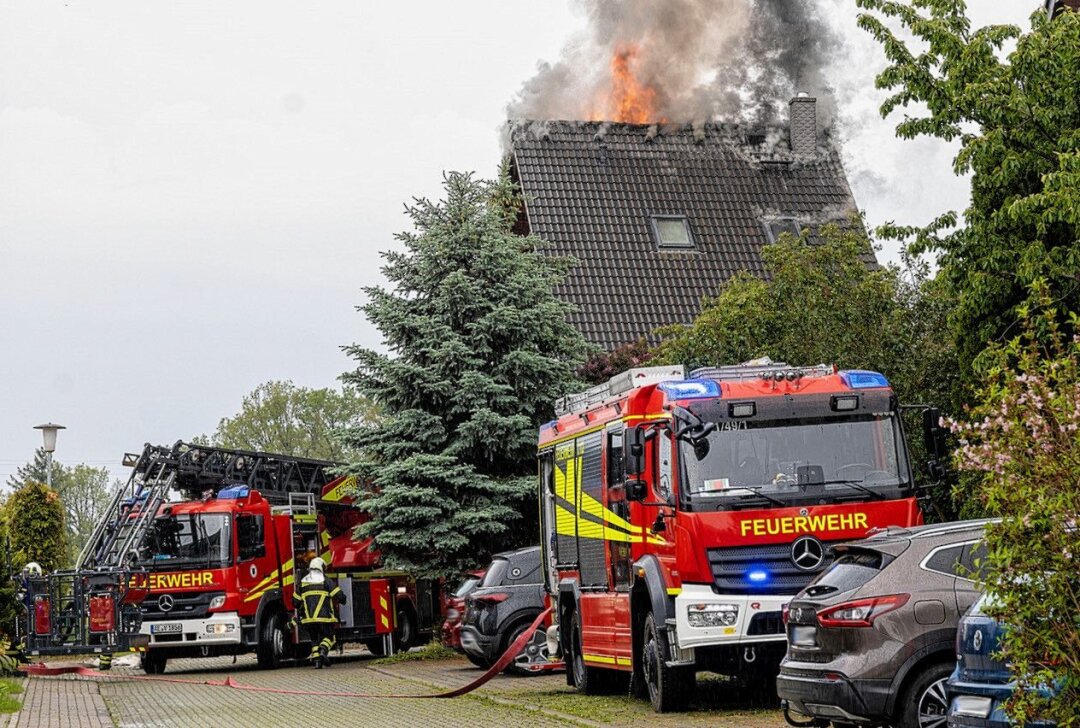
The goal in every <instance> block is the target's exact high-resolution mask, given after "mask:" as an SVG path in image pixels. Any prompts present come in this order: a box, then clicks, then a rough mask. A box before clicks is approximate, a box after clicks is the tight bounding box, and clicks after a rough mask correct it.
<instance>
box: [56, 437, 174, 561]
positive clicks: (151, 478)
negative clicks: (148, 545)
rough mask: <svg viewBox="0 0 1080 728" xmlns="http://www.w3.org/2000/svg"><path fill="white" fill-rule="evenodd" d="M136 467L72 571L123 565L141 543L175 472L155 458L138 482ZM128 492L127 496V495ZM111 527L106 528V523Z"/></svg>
mask: <svg viewBox="0 0 1080 728" xmlns="http://www.w3.org/2000/svg"><path fill="white" fill-rule="evenodd" d="M137 477H138V470H136V472H134V473H132V475H131V480H130V481H129V486H128V487H125V488H122V489H121V490H119V491H118V492H117V494H116V495H115V496H114V497H113V502H112V504H111V505H110V507H109V511H108V512H107V514H106V516H105V517H104V518H102V519H101V520H100V521H99V522H98V525H97V527H96V528H95V529H94V533H93V535H92V536H91V538H90V540H89V541H87V544H86V546H84V547H83V551H82V553H81V554H80V555H79V560H78V562H77V563H76V566H75V568H76V570H77V571H83V570H85V569H108V568H124V567H125V566H129V565H128V564H125V559H126V558H127V555H128V554H129V553H130V552H131V551H132V550H133V549H136V548H138V547H139V546H141V545H142V542H143V538H144V537H145V536H146V532H147V530H148V529H149V528H150V525H151V524H152V523H153V521H154V518H155V517H156V516H157V512H158V509H159V508H160V507H161V505H162V503H164V502H165V501H166V500H167V499H168V496H169V492H170V490H172V487H173V483H174V482H175V480H176V471H175V469H173V468H170V467H169V462H168V460H167V459H164V458H162V459H155V461H154V462H152V463H151V464H150V465H149V466H148V467H147V469H146V471H145V474H144V476H143V478H142V482H137V480H136V479H137ZM129 491H130V493H131V495H127V494H128V492H129ZM110 525H111V526H112V530H111V531H110V530H109V526H110Z"/></svg>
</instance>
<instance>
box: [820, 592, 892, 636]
mask: <svg viewBox="0 0 1080 728" xmlns="http://www.w3.org/2000/svg"><path fill="white" fill-rule="evenodd" d="M910 598H911V595H910V594H890V595H889V596H884V597H872V598H870V599H856V600H855V601H852V602H844V603H843V604H837V605H836V606H835V607H829V608H828V609H822V610H821V611H819V612H818V614H817V619H818V624H819V625H821V626H822V627H826V628H836V627H873V626H874V620H875V619H877V618H878V617H880V616H881V615H883V614H887V613H888V612H891V611H893V610H894V609H899V608H900V607H902V606H904V605H905V604H907V602H908V599H910Z"/></svg>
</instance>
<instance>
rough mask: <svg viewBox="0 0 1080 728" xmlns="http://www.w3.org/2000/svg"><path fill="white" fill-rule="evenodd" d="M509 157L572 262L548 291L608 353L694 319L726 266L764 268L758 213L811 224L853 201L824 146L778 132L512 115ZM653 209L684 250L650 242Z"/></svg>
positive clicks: (533, 214)
mask: <svg viewBox="0 0 1080 728" xmlns="http://www.w3.org/2000/svg"><path fill="white" fill-rule="evenodd" d="M510 153H511V162H512V170H513V174H514V175H515V177H516V178H517V181H518V182H519V183H520V185H521V188H522V193H523V196H524V198H525V214H526V216H527V222H528V228H529V230H530V231H531V232H532V233H534V234H536V235H538V236H539V237H541V238H543V239H544V240H546V241H548V242H549V244H550V247H549V248H548V250H549V251H550V252H551V253H552V254H555V255H567V256H572V257H573V258H576V259H577V261H578V263H577V265H576V266H575V268H574V269H573V271H572V272H571V273H570V275H569V277H568V279H567V281H566V282H565V284H564V285H562V286H561V287H560V289H559V291H558V292H559V294H560V295H561V296H563V297H564V298H565V299H567V300H568V301H570V302H571V303H573V304H574V305H575V307H576V311H575V312H574V313H573V314H572V316H571V322H572V323H573V324H575V325H576V326H577V327H578V328H579V329H580V330H581V331H582V333H583V334H584V335H585V338H586V339H588V340H589V341H590V342H592V343H594V344H597V345H599V346H601V347H603V348H604V349H608V350H610V349H614V348H616V347H618V346H620V345H622V344H625V343H628V342H631V341H636V340H637V339H639V338H641V337H651V335H652V334H653V332H654V331H655V330H656V329H657V328H658V327H661V326H666V325H669V324H686V323H689V322H691V321H692V320H693V319H694V317H695V316H696V315H697V314H698V312H699V311H700V310H701V301H702V298H703V297H705V296H715V295H716V294H717V293H718V292H719V290H720V287H721V285H722V284H723V283H724V281H726V280H728V279H729V278H730V277H731V276H732V275H734V274H735V273H736V272H737V271H740V270H745V271H749V272H751V273H755V274H761V273H763V264H762V259H761V250H762V248H763V247H764V246H766V245H768V244H769V243H770V235H769V232H768V230H767V224H768V222H769V221H775V220H777V219H781V218H794V219H795V220H797V222H798V224H799V225H800V226H801V227H803V228H804V229H805V228H809V229H810V230H811V231H813V230H816V229H817V228H818V227H819V226H820V225H822V224H824V223H827V222H839V223H846V222H848V221H850V220H851V215H852V214H853V213H854V212H855V210H856V207H855V201H854V199H853V197H852V194H851V190H850V188H849V187H848V183H847V180H846V178H845V175H844V171H843V168H842V167H841V164H840V159H839V156H838V155H837V153H836V151H835V149H833V148H832V147H831V146H830V145H828V144H827V143H822V144H820V145H819V146H818V151H817V153H816V154H813V155H793V154H792V153H791V151H790V147H789V145H788V141H787V132H786V130H779V129H778V130H773V131H771V132H768V133H748V132H747V131H746V130H745V129H741V128H739V127H737V126H733V125H716V124H707V125H697V126H690V125H685V126H669V127H664V128H659V127H656V126H648V125H635V124H611V123H601V122H560V121H553V122H519V123H516V124H514V125H512V127H511V129H510ZM657 215H660V216H663V215H674V216H685V217H686V219H687V221H688V223H689V227H690V231H691V235H692V238H693V243H694V247H693V249H692V250H672V249H661V248H660V247H659V245H658V241H657V239H656V237H655V235H656V232H655V228H654V225H653V222H652V219H653V217H654V216H657ZM869 262H870V263H871V264H873V259H872V257H871V259H870V261H869Z"/></svg>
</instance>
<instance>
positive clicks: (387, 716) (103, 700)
mask: <svg viewBox="0 0 1080 728" xmlns="http://www.w3.org/2000/svg"><path fill="white" fill-rule="evenodd" d="M117 672H118V673H120V674H141V673H139V672H138V671H137V670H123V669H118V670H117ZM479 674H480V673H479V671H478V670H476V669H475V668H473V667H472V666H471V665H469V663H467V662H466V661H464V660H456V659H453V660H439V661H428V662H419V661H417V662H400V663H394V664H385V663H384V664H379V663H378V662H376V661H375V660H374V659H373V658H372V657H371V656H370V655H369V654H368V653H366V652H365V651H363V650H356V651H347V652H346V653H345V655H344V657H342V658H339V659H338V660H337V661H336V663H335V665H334V667H333V668H332V669H330V670H322V671H316V670H313V669H311V668H308V667H291V668H285V669H281V670H274V671H263V670H258V669H257V668H256V665H255V660H254V658H253V657H241V658H239V659H238V660H237V662H236V663H235V664H233V661H232V659H231V658H219V659H207V660H183V661H176V662H173V663H170V665H169V670H168V672H167V673H166V676H165V677H167V678H181V679H190V680H194V681H203V680H222V679H223V678H224V677H226V676H229V675H231V676H233V677H234V678H235V679H236V681H237V682H239V683H242V684H244V685H252V686H258V687H266V688H283V689H287V690H326V691H340V692H363V693H373V694H380V695H382V694H408V695H417V694H422V693H426V692H432V691H433V689H434V691H435V692H437V691H438V690H439V689H440V688H444V687H448V686H449V687H457V686H460V685H463V684H465V683H467V682H469V681H471V680H473V679H475V678H476V677H477V676H478V675H479ZM736 692H738V691H735V690H732V689H730V688H729V687H728V686H726V685H724V684H723V683H721V682H720V681H715V680H713V681H710V680H707V679H706V680H701V681H700V683H699V689H698V694H697V697H696V699H695V701H694V704H693V706H692V709H691V711H689V712H687V713H682V714H677V715H672V716H657V715H655V714H654V713H653V712H652V710H651V709H650V708H649V706H648V705H647V704H646V703H643V702H641V701H635V700H631V699H629V698H625V697H622V696H611V697H585V696H579V695H577V694H576V693H574V691H573V690H572V689H571V688H568V687H567V686H566V681H565V678H564V676H563V675H562V674H554V675H545V676H540V677H531V678H511V677H504V676H499V677H497V678H496V679H495V680H493V681H492V682H490V683H488V685H486V686H485V687H484V688H482V689H481V690H480V691H477V692H475V693H472V694H470V695H468V696H465V697H462V698H456V699H452V700H422V699H400V700H398V699H380V698H374V699H347V698H332V697H312V696H294V695H281V694H274V693H259V692H247V691H241V690H234V689H229V688H222V687H211V686H206V685H199V684H178V683H168V682H152V681H123V680H115V681H90V680H86V679H83V678H51V679H34V680H31V681H30V683H29V685H28V686H27V691H26V694H25V696H24V697H25V703H24V708H23V710H22V712H20V713H19V714H18V715H16V716H15V718H14V720H13V721H12V722H11V723H10V724H9V725H11V726H14V727H17V728H29V727H31V726H33V727H35V728H37V727H40V728H49V727H52V726H56V727H57V728H66V727H67V726H72V727H73V728H96V727H97V726H114V725H115V726H121V728H136V727H138V726H177V727H178V728H180V727H182V728H188V727H193V726H211V727H212V728H235V727H239V726H244V727H247V726H257V727H258V728H276V727H277V726H289V728H296V727H297V726H312V725H341V726H353V725H356V726H368V725H371V726H386V727H392V726H407V727H408V728H438V727H441V726H475V725H481V724H495V725H502V726H520V725H528V726H538V727H542V726H567V725H570V726H572V725H586V726H596V725H619V726H638V725H640V726H646V725H647V726H649V727H650V728H664V727H666V726H706V725H708V726H714V727H717V728H725V727H726V728H778V727H779V726H782V725H784V721H783V719H782V717H781V716H780V714H779V712H778V711H776V710H771V709H763V708H757V709H755V708H754V707H753V706H751V705H746V704H738V703H736V702H733V701H734V698H733V697H732V696H733V694H734V693H736Z"/></svg>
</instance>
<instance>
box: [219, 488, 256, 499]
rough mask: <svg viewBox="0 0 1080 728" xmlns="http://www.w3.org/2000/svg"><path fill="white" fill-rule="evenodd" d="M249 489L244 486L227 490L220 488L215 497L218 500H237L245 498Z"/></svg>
mask: <svg viewBox="0 0 1080 728" xmlns="http://www.w3.org/2000/svg"><path fill="white" fill-rule="evenodd" d="M248 492H249V489H248V487H247V486H246V485H233V486H231V487H228V488H222V489H221V490H219V491H218V494H217V497H218V499H219V500H229V499H237V498H247V497H248Z"/></svg>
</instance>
